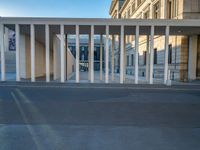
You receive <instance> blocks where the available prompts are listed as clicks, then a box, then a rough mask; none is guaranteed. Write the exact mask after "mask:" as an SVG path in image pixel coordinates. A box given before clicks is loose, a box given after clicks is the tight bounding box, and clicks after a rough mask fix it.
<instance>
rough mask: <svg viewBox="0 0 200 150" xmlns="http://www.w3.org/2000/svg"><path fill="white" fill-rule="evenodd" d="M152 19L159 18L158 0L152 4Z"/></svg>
mask: <svg viewBox="0 0 200 150" xmlns="http://www.w3.org/2000/svg"><path fill="white" fill-rule="evenodd" d="M153 8H154V11H153V14H154V19H159V18H160V2H159V1H158V2H157V3H156V4H155V5H154V6H153Z"/></svg>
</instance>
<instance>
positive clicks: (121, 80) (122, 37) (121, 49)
mask: <svg viewBox="0 0 200 150" xmlns="http://www.w3.org/2000/svg"><path fill="white" fill-rule="evenodd" d="M120 37H121V40H120V42H121V46H120V83H121V84H123V83H124V26H123V25H122V26H121V35H120Z"/></svg>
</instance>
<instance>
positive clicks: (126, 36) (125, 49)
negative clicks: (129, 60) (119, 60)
mask: <svg viewBox="0 0 200 150" xmlns="http://www.w3.org/2000/svg"><path fill="white" fill-rule="evenodd" d="M126 38H127V36H126V35H124V81H125V80H126V66H127V64H126Z"/></svg>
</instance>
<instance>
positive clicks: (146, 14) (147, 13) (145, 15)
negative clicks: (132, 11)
mask: <svg viewBox="0 0 200 150" xmlns="http://www.w3.org/2000/svg"><path fill="white" fill-rule="evenodd" d="M149 16H150V12H149V10H148V11H146V12H145V13H144V16H143V17H144V19H148V18H149Z"/></svg>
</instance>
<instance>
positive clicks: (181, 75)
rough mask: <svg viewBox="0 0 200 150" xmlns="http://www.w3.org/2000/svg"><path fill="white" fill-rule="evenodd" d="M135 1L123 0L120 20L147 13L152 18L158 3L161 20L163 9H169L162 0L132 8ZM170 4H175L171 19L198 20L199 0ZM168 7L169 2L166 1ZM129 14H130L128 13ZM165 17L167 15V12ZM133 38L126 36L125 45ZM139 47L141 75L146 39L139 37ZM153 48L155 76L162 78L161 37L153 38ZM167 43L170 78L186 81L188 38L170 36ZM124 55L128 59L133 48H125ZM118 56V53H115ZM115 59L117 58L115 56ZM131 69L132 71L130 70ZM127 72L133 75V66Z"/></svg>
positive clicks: (153, 0) (162, 41) (143, 69)
mask: <svg viewBox="0 0 200 150" xmlns="http://www.w3.org/2000/svg"><path fill="white" fill-rule="evenodd" d="M134 1H135V0H125V3H124V5H123V6H122V8H121V10H120V13H121V16H122V18H144V15H145V13H146V12H147V11H149V19H152V18H153V16H154V15H153V8H154V7H153V6H154V4H156V3H157V2H159V3H160V18H161V19H163V18H164V16H165V13H164V12H165V11H164V10H165V8H167V9H166V10H167V11H168V9H169V7H168V6H167V7H165V6H164V0H145V1H144V2H143V3H142V4H141V5H139V6H137V2H136V7H135V8H134V11H133V8H132V6H133V3H134ZM172 3H175V4H176V9H174V10H173V17H174V18H173V19H197V18H198V19H200V0H176V1H173V0H172ZM168 5H169V1H168ZM129 12H130V13H129ZM166 15H167V17H169V13H168V12H167V14H166ZM133 40H134V39H133V38H132V37H131V36H127V38H126V43H132V42H133ZM139 41H140V46H139V55H140V57H139V65H140V66H139V70H140V71H139V74H140V75H142V74H144V73H143V72H145V65H144V56H143V53H144V51H146V42H145V41H146V37H142V36H140V40H139ZM154 42H155V43H154V48H157V50H158V57H157V58H158V64H157V65H154V72H155V74H157V75H155V76H159V77H162V76H163V73H164V70H163V68H164V42H165V41H164V38H163V37H162V36H160V37H155V40H154ZM169 43H170V44H172V47H173V50H172V64H170V65H169V69H170V70H171V72H172V76H173V78H174V79H177V80H179V79H180V80H185V79H187V71H188V44H189V43H188V37H186V36H170V40H169ZM126 51H127V52H126V54H127V55H129V58H130V57H131V55H132V54H133V53H134V47H133V48H128V47H127V48H126ZM116 54H118V53H116ZM115 58H117V57H116V56H115ZM131 69H132V70H131ZM127 70H128V72H132V73H134V66H127Z"/></svg>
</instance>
